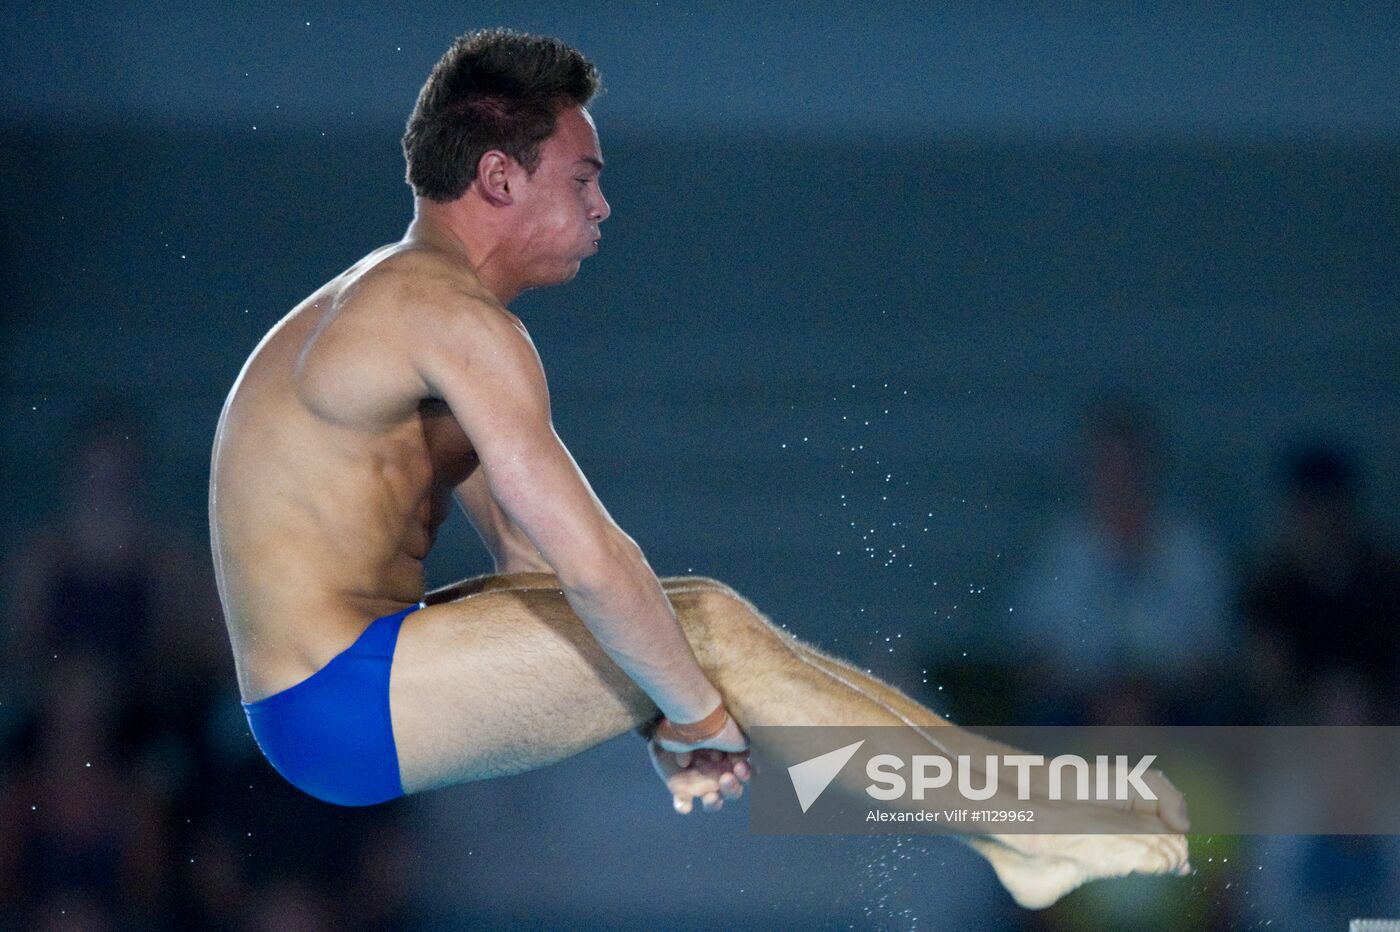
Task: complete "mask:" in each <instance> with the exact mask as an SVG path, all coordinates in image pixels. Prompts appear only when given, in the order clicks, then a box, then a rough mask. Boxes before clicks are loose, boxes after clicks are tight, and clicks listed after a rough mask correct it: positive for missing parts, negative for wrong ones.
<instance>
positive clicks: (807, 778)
mask: <svg viewBox="0 0 1400 932" xmlns="http://www.w3.org/2000/svg"><path fill="white" fill-rule="evenodd" d="M864 743H865V739H863V738H862V739H861V740H860V741H857V742H856V743H855V744H848V745H846V746H845V747H844V748H837V749H836V750H834V751H828V752H827V753H825V754H821V755H819V756H817V757H813V758H811V759H809V760H804V761H802V762H801V763H800V764H793V765H792V766H791V767H789V768H788V776H789V777H791V778H792V788H793V789H794V790H795V791H796V792H797V802H798V804H799V805H800V806H802V811H803V812H806V811H807V810H808V809H810V808H812V804H813V803H815V802H816V801H817V797H819V796H821V795H822V793H824V792H826V788H827V787H828V786H830V785H831V781H832V780H835V779H836V775H837V774H838V773H840V772H841V768H842V767H845V766H846V763H847V762H848V761H849V760H850V759H851V758H852V757H854V756H855V753H856V751H858V750H860V746H861V745H862V744H864Z"/></svg>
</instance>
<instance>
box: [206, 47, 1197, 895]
mask: <svg viewBox="0 0 1400 932" xmlns="http://www.w3.org/2000/svg"><path fill="white" fill-rule="evenodd" d="M597 87H598V75H597V72H596V70H595V68H594V67H593V65H592V64H590V63H589V62H588V61H587V60H586V59H585V58H584V57H583V56H582V55H580V54H579V53H578V52H577V51H575V50H574V49H572V48H569V47H568V46H566V45H564V44H563V43H561V42H559V41H556V40H553V39H549V38H543V37H536V36H527V35H521V34H518V33H513V32H508V31H504V30H491V31H484V32H477V33H473V34H469V35H466V36H463V37H461V38H460V39H458V40H457V41H456V42H455V43H454V44H453V45H452V47H451V48H450V49H449V50H448V52H447V53H446V54H445V55H444V56H443V58H442V59H441V61H439V62H438V64H437V65H436V66H435V67H434V69H433V71H432V74H431V76H430V77H429V78H428V80H427V83H426V84H425V85H424V86H423V88H422V91H421V92H420V94H419V97H418V101H417V104H416V106H415V108H414V110H413V114H412V116H411V118H410V120H409V123H408V127H407V131H406V133H405V135H404V139H403V148H404V154H405V157H406V160H407V165H408V168H407V180H408V183H409V184H410V186H411V187H412V189H413V193H414V214H415V216H414V219H413V221H412V223H411V224H410V225H409V227H408V230H407V232H406V233H405V235H404V237H403V239H401V240H400V241H398V242H396V243H392V244H390V245H387V246H383V247H381V248H379V249H377V250H375V251H374V252H371V253H370V254H369V255H367V256H365V257H364V258H363V259H361V260H359V261H358V262H356V263H355V264H354V265H352V266H351V267H350V268H348V269H347V270H345V271H344V272H342V273H340V274H339V275H337V276H336V277H335V278H333V279H332V280H331V281H330V282H328V283H327V284H325V285H324V286H322V287H321V288H319V289H318V290H317V291H316V292H315V293H314V294H312V295H311V296H310V297H308V298H306V299H305V300H304V301H303V302H302V303H301V304H299V305H298V306H297V307H296V308H294V309H293V310H292V311H291V312H290V313H289V314H287V316H286V317H284V318H283V319H282V320H281V321H280V322H279V323H278V324H277V325H276V326H275V327H273V328H272V330H271V331H270V332H269V333H268V334H267V335H266V336H265V337H264V338H263V339H262V341H261V342H260V343H259V344H258V346H257V348H256V349H255V350H254V351H253V353H252V355H251V356H250V357H249V359H248V361H247V363H246V364H245V365H244V367H243V370H242V372H241V373H240V374H239V376H238V379H237V381H236V382H235V384H234V386H233V389H232V391H231V392H230V394H229V397H228V400H227V402H226V403H225V406H224V409H223V413H222V416H221V417H220V420H219V425H218V431H217V435H216V437H215V440H214V449H213V460H212V475H211V481H210V494H209V512H210V525H211V531H212V543H213V552H214V561H215V566H216V571H217V576H218V583H219V593H220V597H221V599H222V601H223V606H224V612H225V615H226V619H227V624H228V630H229V637H230V640H231V642H232V646H233V651H234V656H235V660H236V666H237V671H238V683H239V688H240V691H241V693H242V696H243V699H244V705H245V708H246V711H247V716H248V720H249V722H250V724H251V727H252V731H253V734H254V736H255V737H256V739H257V742H258V744H259V746H260V747H261V748H262V750H263V752H264V753H265V754H266V756H267V758H268V760H269V761H271V762H272V764H273V765H274V766H275V767H276V768H277V770H278V771H279V772H280V773H281V774H282V775H283V776H285V777H286V778H287V779H288V780H289V781H290V782H292V783H293V784H295V785H296V786H298V787H300V788H301V789H303V790H304V791H306V792H307V793H310V794H311V795H313V796H316V797H318V798H320V799H323V800H327V801H330V802H334V803H339V804H344V805H369V804H374V803H378V802H382V801H385V800H389V799H392V798H395V797H398V796H400V795H403V794H405V793H416V792H419V791H422V790H426V789H430V788H433V787H440V786H445V785H448V784H453V783H460V782H464V781H468V780H477V779H482V778H486V777H494V776H501V775H505V774H512V773H518V772H521V771H524V770H530V769H534V768H537V767H544V766H547V765H549V764H552V763H555V762H556V761H560V760H563V759H564V758H567V757H570V756H572V755H574V754H577V753H579V752H581V751H584V750H587V749H588V748H591V747H594V746H595V745H598V744H601V743H602V742H605V741H608V740H610V739H612V738H614V737H616V736H618V735H620V734H622V733H624V732H626V731H629V730H633V729H642V730H643V731H644V732H651V733H652V738H651V740H650V742H649V748H650V752H651V755H652V758H653V762H654V763H655V765H656V768H657V770H658V772H659V773H660V775H661V776H662V778H663V780H665V782H666V784H667V786H668V789H669V790H670V792H671V794H672V797H673V802H674V805H675V807H676V808H677V810H679V811H682V812H688V811H690V810H691V808H692V807H693V805H694V801H695V800H696V799H699V800H700V801H701V804H702V807H703V808H705V809H707V810H715V809H719V808H720V807H721V806H722V805H723V802H724V801H725V800H726V799H734V798H736V797H738V796H739V795H740V794H741V793H742V784H743V781H744V780H746V779H747V778H748V776H749V773H748V764H747V761H746V759H745V754H744V751H745V749H746V747H747V739H746V737H745V734H744V732H743V730H742V728H741V725H748V726H753V725H801V724H822V725H900V724H905V725H914V726H920V727H933V726H938V727H939V728H940V731H941V733H945V734H947V735H949V736H957V737H958V738H959V740H965V741H970V742H977V741H978V740H980V739H977V738H976V737H975V736H971V735H969V734H968V733H966V732H962V731H961V730H960V729H956V728H952V727H947V728H943V727H942V726H945V725H946V723H945V722H944V721H943V720H942V719H940V718H938V717H937V716H936V715H934V714H933V713H931V712H929V711H928V710H927V709H924V708H923V707H921V706H919V705H918V704H917V703H915V702H913V701H912V700H910V699H908V698H907V697H905V696H903V695H902V694H900V693H899V692H897V691H895V690H894V689H892V688H890V687H889V686H886V685H885V684H883V683H879V682H878V681H876V680H874V679H872V678H871V677H868V676H866V675H865V674H863V673H861V672H860V671H858V670H856V669H854V668H852V667H850V666H848V665H846V664H844V663H841V662H840V661H837V660H835V659H833V658H830V657H828V656H825V655H823V654H821V653H818V652H817V651H816V650H815V649H813V648H811V647H808V646H807V645H805V644H803V643H802V642H800V641H798V640H795V639H794V638H792V637H791V636H789V635H787V634H785V633H783V632H780V631H779V630H778V629H776V628H775V627H774V626H773V625H771V624H770V623H769V622H768V621H767V620H766V619H765V618H763V617H762V616H761V615H760V614H759V613H758V612H757V611H756V610H755V609H754V608H753V606H752V605H750V604H749V603H748V602H747V601H746V600H745V599H743V598H742V597H740V596H739V595H737V594H736V593H734V592H733V591H732V590H730V589H729V588H728V587H726V586H724V585H723V584H721V583H718V582H716V581H714V580H709V579H700V578H676V579H666V580H658V579H657V577H656V575H655V574H654V573H653V572H652V569H651V567H650V566H649V565H648V563H647V561H646V558H645V557H644V556H643V554H642V552H641V550H640V549H639V548H638V547H637V544H636V543H635V542H634V541H633V540H632V539H631V538H630V537H628V536H627V534H626V533H624V532H623V531H622V529H621V528H619V527H618V526H617V524H616V523H615V522H614V521H613V520H612V518H611V517H610V516H609V515H608V512H607V511H606V510H605V509H604V507H603V505H602V503H601V502H600V501H599V500H598V498H597V497H596V496H595V495H594V494H593V491H592V489H591V488H590V487H589V485H588V482H587V481H586V480H585V478H584V476H583V474H582V473H581V472H580V471H579V469H578V467H577V465H576V464H575V463H574V460H573V459H572V457H571V456H570V455H569V451H568V450H567V449H565V447H564V445H563V443H562V442H561V441H560V439H559V437H558V436H557V435H556V434H555V432H554V429H553V427H552V424H551V419H550V401H549V394H548V391H547V389H546V384H545V376H544V371H543V369H542V367H541V364H540V360H539V357H538V355H537V354H536V352H535V347H534V345H533V344H532V343H531V340H530V336H529V334H528V333H527V332H526V329H525V326H524V324H523V323H522V322H521V321H520V319H519V318H517V317H516V316H515V315H514V314H512V313H511V312H510V311H509V310H508V307H509V305H510V304H511V302H512V301H513V300H514V299H515V298H516V297H517V296H518V295H519V294H521V292H523V291H525V290H526V289H528V288H536V287H541V286H546V285H558V284H563V283H565V282H567V281H569V280H571V279H572V278H573V277H574V276H575V275H576V274H577V272H578V270H579V264H580V263H581V262H582V261H583V260H584V259H585V258H587V257H588V256H591V255H593V254H594V253H595V252H596V251H597V250H598V242H599V237H600V233H599V227H600V225H601V224H602V223H603V221H604V220H606V219H607V218H608V214H609V207H608V202H607V201H606V200H605V199H604V197H603V192H602V190H601V188H600V186H599V178H600V175H601V173H602V170H603V157H602V152H601V151H600V148H599V142H598V135H597V132H596V130H595V128H594V124H593V120H592V118H591V117H590V115H589V112H588V110H587V109H586V106H587V104H588V103H589V101H590V99H591V98H592V96H593V95H594V93H595V91H596V90H597ZM453 497H455V498H456V499H457V501H458V502H459V503H460V505H461V506H462V508H463V509H464V510H465V511H466V513H467V515H468V517H469V518H470V520H471V522H472V524H473V526H474V527H475V528H476V530H477V531H478V533H479V534H480V535H481V538H482V541H483V542H484V543H485V545H486V547H487V548H488V549H489V550H490V552H491V554H492V556H493V557H494V559H495V567H496V571H497V572H496V573H495V574H493V575H490V576H487V577H482V578H478V579H475V580H469V581H467V582H466V583H463V584H459V585H457V586H453V587H449V588H448V589H446V590H442V591H439V592H436V593H425V591H424V572H423V559H424V557H425V556H426V555H427V553H428V551H429V549H430V548H431V547H432V544H433V540H434V536H435V534H436V532H437V530H438V527H439V526H440V524H441V523H442V521H443V520H444V518H445V517H446V515H447V514H448V510H449V508H450V501H451V499H452V498H453ZM1162 785H1163V786H1164V787H1165V789H1164V790H1163V795H1162V803H1161V805H1159V806H1158V807H1157V808H1156V809H1155V810H1154V811H1152V812H1150V813H1121V812H1116V811H1109V810H1104V811H1103V812H1104V815H1103V818H1104V819H1109V820H1110V822H1106V823H1104V824H1111V825H1113V826H1121V828H1112V829H1110V831H1116V832H1119V834H1110V835H1085V836H1051V835H1041V836H1036V835H1023V836H999V837H995V838H993V837H985V838H980V839H974V840H973V841H972V844H973V845H974V846H975V847H976V848H977V850H979V851H980V852H982V853H983V854H984V855H985V856H987V858H988V859H989V860H990V861H991V862H992V864H993V866H994V867H995V868H996V870H997V872H998V875H999V876H1000V877H1001V879H1002V881H1003V882H1004V883H1005V884H1006V885H1007V887H1008V888H1009V889H1010V890H1011V892H1012V894H1013V895H1014V896H1015V897H1016V898H1017V899H1018V901H1020V902H1022V903H1023V904H1025V905H1031V906H1039V905H1045V904H1047V903H1049V902H1053V901H1054V900H1055V899H1057V898H1058V897H1059V896H1060V895H1062V894H1063V893H1064V892H1067V891H1068V890H1070V889H1073V888H1074V887H1075V886H1077V885H1078V884H1080V883H1082V882H1083V881H1084V880H1086V879H1090V878H1092V877H1098V876H1114V875H1121V874H1126V873H1130V872H1133V871H1142V872H1170V871H1179V870H1184V869H1185V862H1186V848H1185V841H1184V839H1183V838H1182V837H1181V836H1180V834H1179V833H1180V832H1181V831H1184V830H1185V828H1186V822H1185V810H1184V806H1183V805H1182V803H1181V800H1180V795H1179V794H1176V793H1175V791H1171V790H1170V787H1169V785H1166V784H1165V783H1164V782H1163V783H1162ZM1114 818H1117V819H1119V821H1118V822H1111V820H1112V819H1114ZM1153 833H1157V834H1153Z"/></svg>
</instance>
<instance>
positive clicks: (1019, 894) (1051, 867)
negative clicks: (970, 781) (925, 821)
mask: <svg viewBox="0 0 1400 932" xmlns="http://www.w3.org/2000/svg"><path fill="white" fill-rule="evenodd" d="M1015 837H1017V838H1018V845H1019V844H1020V843H1021V842H1022V841H1024V840H1025V839H1032V838H1033V839H1036V844H1035V845H1034V849H1035V850H1027V849H1025V848H1019V849H1018V848H1013V847H1011V846H1010V845H1007V844H1005V842H1004V841H999V840H996V839H992V838H972V839H969V840H968V844H970V845H972V847H973V848H974V849H975V850H976V851H977V852H978V853H979V854H981V855H982V856H983V857H984V858H986V859H987V861H988V862H989V863H990V864H991V865H992V869H993V870H995V871H996V873H997V879H998V880H1000V881H1001V883H1002V886H1004V887H1006V890H1007V892H1008V893H1010V894H1011V898H1012V899H1014V900H1015V901H1016V902H1017V903H1018V904H1020V905H1021V906H1023V907H1025V908H1026V909H1044V908H1045V907H1047V906H1049V905H1051V904H1052V903H1054V902H1055V901H1057V900H1058V899H1060V897H1062V896H1064V895H1065V894H1066V893H1069V892H1070V891H1072V890H1075V889H1076V888H1078V887H1080V886H1081V885H1083V884H1085V883H1087V882H1088V881H1090V880H1099V879H1101V878H1106V877H1126V876H1127V875H1128V874H1177V875H1182V874H1188V873H1190V871H1191V865H1190V862H1189V861H1188V860H1187V851H1186V839H1185V837H1183V836H1181V835H1022V836H1015Z"/></svg>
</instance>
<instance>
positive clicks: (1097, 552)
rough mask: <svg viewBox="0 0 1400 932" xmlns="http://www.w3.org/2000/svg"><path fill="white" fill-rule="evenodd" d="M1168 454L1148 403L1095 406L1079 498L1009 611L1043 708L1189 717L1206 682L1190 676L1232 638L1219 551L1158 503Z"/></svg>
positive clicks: (1050, 715) (1101, 718) (1073, 713)
mask: <svg viewBox="0 0 1400 932" xmlns="http://www.w3.org/2000/svg"><path fill="white" fill-rule="evenodd" d="M1162 458H1163V449H1162V439H1161V435H1160V433H1159V431H1158V429H1157V427H1156V426H1155V424H1154V422H1153V420H1152V418H1151V416H1150V415H1149V413H1148V412H1147V411H1145V410H1144V409H1143V408H1141V407H1139V406H1137V405H1135V404H1132V403H1129V402H1125V401H1113V402H1110V403H1108V404H1104V405H1102V406H1100V407H1099V408H1097V409H1096V410H1094V411H1093V412H1092V414H1091V416H1090V417H1089V419H1088V422H1087V425H1086V429H1085V434H1084V441H1083V448H1082V453H1081V460H1080V463H1079V467H1080V470H1081V475H1082V480H1083V485H1084V488H1083V495H1084V498H1083V504H1082V506H1081V507H1080V509H1079V510H1078V511H1077V513H1075V514H1072V515H1069V516H1068V517H1066V518H1065V519H1063V520H1062V521H1061V522H1060V524H1059V526H1058V527H1057V528H1056V529H1055V530H1054V532H1053V533H1052V534H1051V535H1050V536H1049V537H1048V539H1047V540H1046V541H1045V543H1044V545H1043V548H1042V551H1041V553H1040V555H1039V557H1038V559H1036V561H1035V562H1034V564H1033V565H1032V568H1031V570H1030V572H1029V574H1028V575H1027V577H1026V578H1025V579H1024V580H1023V582H1022V586H1021V589H1020V599H1019V600H1018V601H1017V603H1016V612H1015V615H1014V623H1015V625H1016V628H1017V631H1016V633H1015V636H1016V638H1017V640H1018V642H1019V643H1020V645H1021V646H1022V648H1023V649H1024V650H1025V651H1028V652H1030V656H1029V658H1028V661H1029V663H1028V665H1027V666H1028V669H1030V670H1032V671H1035V672H1033V673H1032V674H1031V676H1033V677H1034V679H1033V680H1032V681H1031V682H1030V683H1028V688H1029V689H1031V690H1032V693H1033V695H1034V697H1035V703H1036V707H1035V710H1034V712H1033V713H1032V714H1033V715H1034V716H1036V717H1039V718H1041V719H1042V720H1054V721H1058V722H1060V723H1065V724H1068V723H1071V722H1075V721H1096V722H1123V723H1128V722H1134V721H1136V722H1185V721H1191V720H1193V717H1194V715H1195V714H1196V713H1194V712H1193V708H1194V707H1196V706H1198V705H1199V701H1200V695H1199V692H1200V691H1199V689H1196V688H1191V689H1187V688H1185V687H1186V686H1187V684H1190V683H1191V682H1192V681H1193V680H1194V679H1195V678H1196V677H1198V676H1200V675H1202V674H1203V673H1204V672H1206V671H1207V670H1209V669H1211V668H1213V667H1214V666H1216V665H1218V664H1221V663H1223V662H1224V661H1225V659H1226V658H1227V657H1228V655H1229V652H1230V651H1232V650H1233V649H1234V646H1235V645H1234V641H1235V632H1234V627H1233V625H1232V624H1231V621H1230V614H1229V611H1228V589H1227V573H1226V565H1225V560H1224V557H1223V555H1222V553H1221V551H1220V549H1219V548H1218V547H1217V546H1216V544H1215V543H1214V542H1213V541H1212V540H1211V538H1210V537H1209V536H1208V535H1207V534H1206V533H1205V532H1204V531H1203V530H1202V529H1201V527H1200V526H1199V525H1198V524H1197V522H1196V521H1194V520H1193V519H1192V518H1191V517H1190V516H1188V515H1186V514H1183V513H1181V512H1180V511H1177V510H1173V509H1170V508H1168V507H1166V506H1165V505H1163V503H1162V501H1161V496H1160V488H1159V486H1160V480H1161V473H1162ZM1188 694H1189V696H1190V699H1189V701H1188V700H1187V699H1186V696H1187V695H1188Z"/></svg>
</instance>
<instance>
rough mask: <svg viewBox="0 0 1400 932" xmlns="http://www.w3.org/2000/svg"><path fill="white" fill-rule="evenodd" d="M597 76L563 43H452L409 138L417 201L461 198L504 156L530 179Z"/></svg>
mask: <svg viewBox="0 0 1400 932" xmlns="http://www.w3.org/2000/svg"><path fill="white" fill-rule="evenodd" d="M598 88H599V79H598V69H597V68H595V67H594V66H593V64H592V62H590V61H589V60H588V59H586V58H584V57H583V55H581V54H580V53H579V52H578V51H577V50H576V49H573V48H571V47H569V46H568V45H565V44H564V43H563V42H560V41H559V40H558V39H551V38H549V37H547V36H532V35H527V34H525V33H520V32H513V31H511V30H509V29H482V30H478V31H476V32H469V33H467V34H466V35H464V36H461V37H460V38H458V39H457V41H455V42H453V43H452V47H451V48H450V49H448V50H447V54H445V55H443V56H442V58H441V59H440V60H439V61H438V63H437V64H436V65H434V66H433V73H432V74H431V75H429V76H428V80H427V82H426V83H425V84H424V85H423V89H422V90H421V91H419V93H418V103H417V104H415V105H414V107H413V114H412V116H410V117H409V119H408V129H407V131H405V133H404V136H403V154H404V158H405V160H406V161H407V162H408V172H407V181H408V183H409V185H410V186H411V187H412V188H413V193H414V194H416V195H418V196H419V197H426V198H430V199H432V200H434V201H438V202H439V203H442V202H446V201H451V200H454V199H456V198H458V197H461V196H462V193H463V192H464V191H466V190H467V186H468V185H470V184H471V182H472V179H473V178H475V177H476V166H477V163H478V162H480V161H481V157H482V156H483V155H485V154H486V153H487V152H489V151H491V150H492V149H500V150H501V151H502V152H504V153H505V154H506V155H509V156H510V157H511V158H513V159H515V160H516V161H517V162H519V163H520V164H521V165H522V166H524V167H525V170H526V171H530V172H533V171H534V170H535V168H536V167H537V166H538V165H539V160H540V143H542V142H544V141H545V140H546V139H548V138H549V135H550V134H551V133H553V132H554V121H555V118H556V117H557V116H558V115H559V111H560V110H563V109H564V108H566V107H572V106H580V107H581V106H585V105H586V104H587V103H588V102H589V101H590V100H592V99H593V96H594V95H595V94H596V93H598Z"/></svg>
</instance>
